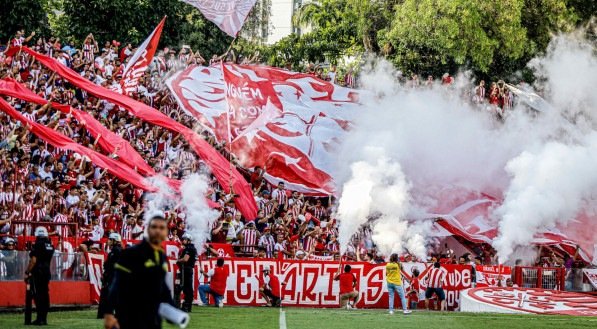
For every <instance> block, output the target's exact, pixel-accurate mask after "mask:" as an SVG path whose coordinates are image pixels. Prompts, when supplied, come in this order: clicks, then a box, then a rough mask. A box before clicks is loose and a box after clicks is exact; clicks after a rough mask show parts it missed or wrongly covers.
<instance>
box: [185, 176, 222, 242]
mask: <svg viewBox="0 0 597 329" xmlns="http://www.w3.org/2000/svg"><path fill="white" fill-rule="evenodd" d="M208 188H209V184H208V180H207V177H206V176H205V175H201V174H192V175H190V176H189V177H188V178H187V179H186V180H185V181H184V182H183V183H182V187H181V189H180V190H181V203H182V206H183V207H184V210H185V212H186V220H187V232H188V233H189V234H191V236H192V237H193V243H194V244H195V246H196V247H197V250H198V251H200V252H201V251H202V250H203V244H204V243H205V241H207V239H208V238H209V236H210V234H211V226H212V224H213V223H214V222H215V221H216V220H217V219H218V217H219V216H220V213H219V212H218V211H217V210H214V209H211V208H210V207H209V205H208V204H207V200H206V199H205V194H206V192H207V189H208Z"/></svg>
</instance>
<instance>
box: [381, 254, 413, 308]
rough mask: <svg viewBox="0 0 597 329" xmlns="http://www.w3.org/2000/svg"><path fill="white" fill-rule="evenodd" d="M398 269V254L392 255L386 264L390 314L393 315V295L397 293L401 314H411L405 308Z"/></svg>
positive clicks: (399, 267)
mask: <svg viewBox="0 0 597 329" xmlns="http://www.w3.org/2000/svg"><path fill="white" fill-rule="evenodd" d="M400 269H401V266H400V263H399V262H398V254H392V255H391V256H390V262H389V263H387V264H386V283H387V287H388V296H389V298H390V301H389V305H390V312H389V313H390V314H394V293H398V296H400V301H401V302H402V310H403V313H404V314H410V313H411V311H410V310H409V309H408V308H407V304H406V298H404V288H403V287H402V275H401V274H400Z"/></svg>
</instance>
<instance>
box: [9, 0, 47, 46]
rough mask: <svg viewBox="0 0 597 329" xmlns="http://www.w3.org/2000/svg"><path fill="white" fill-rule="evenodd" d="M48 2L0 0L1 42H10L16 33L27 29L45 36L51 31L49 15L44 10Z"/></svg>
mask: <svg viewBox="0 0 597 329" xmlns="http://www.w3.org/2000/svg"><path fill="white" fill-rule="evenodd" d="M46 3H47V0H0V8H2V14H1V16H0V42H1V43H5V42H8V40H9V39H10V38H12V37H13V36H14V35H15V33H16V31H17V30H19V29H25V30H26V32H27V34H29V32H32V31H35V32H36V33H37V34H38V35H43V34H45V33H47V32H48V31H49V28H50V25H49V24H48V15H47V14H46V11H45V10H44V6H45V5H46Z"/></svg>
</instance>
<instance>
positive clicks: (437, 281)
mask: <svg viewBox="0 0 597 329" xmlns="http://www.w3.org/2000/svg"><path fill="white" fill-rule="evenodd" d="M445 276H446V270H445V269H443V268H441V265H440V263H439V262H435V263H434V264H433V268H432V269H431V270H430V271H429V273H428V274H427V290H425V308H426V309H427V310H429V299H430V298H431V296H433V294H435V295H437V299H438V300H439V301H440V302H441V310H442V311H445V310H446V294H445V293H444V289H443V287H444V279H445Z"/></svg>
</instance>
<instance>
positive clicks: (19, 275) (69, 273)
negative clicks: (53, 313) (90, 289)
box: [0, 250, 88, 281]
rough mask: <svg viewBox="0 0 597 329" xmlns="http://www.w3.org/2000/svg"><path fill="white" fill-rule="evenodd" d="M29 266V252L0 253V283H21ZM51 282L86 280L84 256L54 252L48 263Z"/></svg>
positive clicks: (11, 251) (81, 254)
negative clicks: (14, 281) (13, 281)
mask: <svg viewBox="0 0 597 329" xmlns="http://www.w3.org/2000/svg"><path fill="white" fill-rule="evenodd" d="M28 264H29V252H28V251H17V250H1V251H0V281H11V280H16V281H21V280H23V279H24V277H25V270H26V269H27V265H28ZM50 273H51V275H52V280H56V281H68V280H74V281H84V280H87V279H88V275H87V274H88V273H87V266H86V261H85V255H84V254H83V253H66V252H60V251H55V252H54V256H53V258H52V262H51V263H50Z"/></svg>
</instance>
